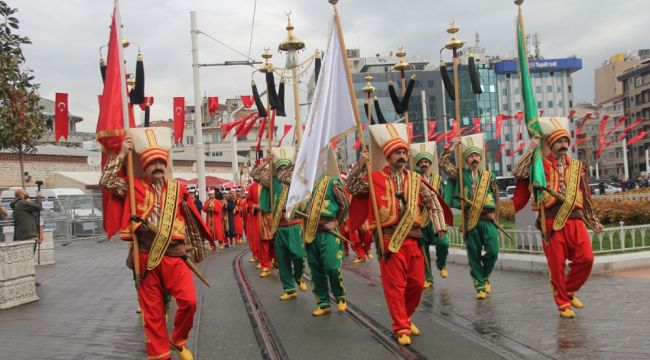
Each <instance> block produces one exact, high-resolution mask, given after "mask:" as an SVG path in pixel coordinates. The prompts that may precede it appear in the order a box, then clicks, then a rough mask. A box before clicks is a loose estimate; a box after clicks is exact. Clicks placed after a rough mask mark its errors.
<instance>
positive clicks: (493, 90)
mask: <svg viewBox="0 0 650 360" xmlns="http://www.w3.org/2000/svg"><path fill="white" fill-rule="evenodd" d="M481 89H483V85H481ZM496 91H497V89H496V88H495V87H494V85H490V92H491V93H493V92H496Z"/></svg>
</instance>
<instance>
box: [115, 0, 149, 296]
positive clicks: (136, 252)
mask: <svg viewBox="0 0 650 360" xmlns="http://www.w3.org/2000/svg"><path fill="white" fill-rule="evenodd" d="M114 7H115V15H114V16H115V21H114V25H115V31H116V34H117V53H118V58H119V68H120V96H121V98H122V117H123V119H124V129H125V130H126V132H127V134H128V133H129V131H128V130H129V127H130V123H129V109H128V105H127V97H126V73H125V71H124V51H123V48H122V20H121V17H120V4H119V1H118V0H115V2H114ZM126 174H127V178H128V183H129V209H130V211H131V216H133V215H136V210H135V182H134V179H133V149H131V150H130V151H129V152H128V154H127V157H126ZM130 226H131V234H132V236H133V241H132V243H131V244H132V247H133V274H134V277H135V287H136V289H138V288H139V287H140V284H141V282H142V279H141V278H140V246H139V245H140V244H139V243H138V237H137V235H136V233H135V229H136V227H135V226H136V223H135V222H134V221H131V223H130Z"/></svg>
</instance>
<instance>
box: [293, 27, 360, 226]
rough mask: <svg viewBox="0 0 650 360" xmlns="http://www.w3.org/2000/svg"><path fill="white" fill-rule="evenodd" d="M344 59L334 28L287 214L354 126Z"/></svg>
mask: <svg viewBox="0 0 650 360" xmlns="http://www.w3.org/2000/svg"><path fill="white" fill-rule="evenodd" d="M343 56H346V54H344V53H343V52H342V51H341V44H340V43H339V38H338V33H337V30H336V25H333V26H332V33H331V35H330V40H329V44H328V46H327V51H326V52H325V57H324V58H323V65H322V67H321V71H320V75H319V77H318V83H317V84H316V91H315V92H314V98H313V101H312V104H311V109H310V111H309V116H308V117H307V124H306V126H305V133H304V135H303V138H302V142H301V144H300V149H298V155H297V157H296V166H295V168H294V170H293V178H292V182H291V187H290V188H289V196H288V199H287V214H290V213H291V212H292V209H293V208H294V207H295V206H296V205H297V204H298V203H300V202H302V201H305V200H308V199H309V198H310V197H311V192H312V189H313V188H314V183H315V182H316V180H318V178H320V177H321V176H322V175H323V174H324V173H325V170H326V169H327V157H328V156H327V154H328V148H329V147H330V143H331V141H332V139H333V138H334V137H335V136H337V135H339V134H341V133H343V132H345V131H347V130H350V129H351V128H353V127H354V126H355V125H356V123H355V121H354V113H353V110H352V102H351V101H350V92H349V90H348V83H347V78H346V75H345V72H346V71H349V70H348V69H346V66H345V62H344V61H343Z"/></svg>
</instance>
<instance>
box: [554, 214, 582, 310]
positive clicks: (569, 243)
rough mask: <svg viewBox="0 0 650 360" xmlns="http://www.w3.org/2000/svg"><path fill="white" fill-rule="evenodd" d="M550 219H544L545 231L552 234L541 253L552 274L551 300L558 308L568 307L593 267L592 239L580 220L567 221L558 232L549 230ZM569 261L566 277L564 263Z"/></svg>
mask: <svg viewBox="0 0 650 360" xmlns="http://www.w3.org/2000/svg"><path fill="white" fill-rule="evenodd" d="M552 228H553V219H546V229H547V230H546V231H547V232H548V233H549V234H551V236H550V239H549V241H548V244H544V254H546V260H547V262H548V269H549V271H550V272H551V285H552V286H553V298H555V303H556V304H557V307H558V309H560V310H564V309H566V308H568V307H570V306H571V297H573V294H575V293H576V292H577V291H578V290H580V288H581V287H582V285H584V283H585V282H587V278H589V274H590V273H591V267H592V266H593V264H594V254H593V252H592V250H591V238H590V237H589V233H588V232H587V228H586V227H585V223H584V222H583V221H582V220H580V219H569V220H567V222H566V224H565V225H564V227H563V228H562V229H561V230H558V231H551V229H552ZM567 260H569V261H570V263H569V274H568V275H565V269H566V261H567Z"/></svg>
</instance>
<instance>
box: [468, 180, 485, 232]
mask: <svg viewBox="0 0 650 360" xmlns="http://www.w3.org/2000/svg"><path fill="white" fill-rule="evenodd" d="M490 177H491V176H490V172H489V171H487V170H484V171H482V172H481V181H480V182H479V184H478V188H477V189H476V191H475V192H474V198H473V199H472V207H471V208H470V210H469V215H468V220H467V230H468V231H469V230H472V229H474V228H475V227H476V224H478V219H479V218H480V217H481V212H482V211H483V206H484V205H485V198H486V196H487V193H488V187H489V185H490Z"/></svg>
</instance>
